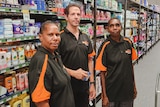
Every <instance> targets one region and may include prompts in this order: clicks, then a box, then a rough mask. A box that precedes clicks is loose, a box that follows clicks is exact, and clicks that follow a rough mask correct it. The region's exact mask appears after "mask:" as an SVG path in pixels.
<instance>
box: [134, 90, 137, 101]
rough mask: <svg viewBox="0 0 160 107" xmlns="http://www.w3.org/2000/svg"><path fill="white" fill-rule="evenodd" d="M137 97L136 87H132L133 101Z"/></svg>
mask: <svg viewBox="0 0 160 107" xmlns="http://www.w3.org/2000/svg"><path fill="white" fill-rule="evenodd" d="M136 97H137V89H136V87H134V95H133V98H134V99H135V98H136Z"/></svg>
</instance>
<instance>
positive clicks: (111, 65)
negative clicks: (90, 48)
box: [95, 36, 137, 101]
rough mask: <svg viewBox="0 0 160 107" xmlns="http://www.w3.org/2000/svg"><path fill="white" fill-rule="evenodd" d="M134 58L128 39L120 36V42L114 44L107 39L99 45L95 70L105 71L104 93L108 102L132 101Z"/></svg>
mask: <svg viewBox="0 0 160 107" xmlns="http://www.w3.org/2000/svg"><path fill="white" fill-rule="evenodd" d="M136 58H137V54H136V53H135V50H134V48H133V46H132V42H131V41H130V40H129V39H128V38H125V37H122V36H121V38H120V42H116V41H114V40H112V39H111V37H109V38H108V39H107V40H105V41H104V42H103V44H102V45H101V47H100V49H99V54H98V57H97V59H96V66H95V69H96V70H100V71H107V76H106V93H107V96H108V98H109V101H126V100H133V89H134V88H133V87H134V84H133V83H134V79H133V67H132V60H135V59H136Z"/></svg>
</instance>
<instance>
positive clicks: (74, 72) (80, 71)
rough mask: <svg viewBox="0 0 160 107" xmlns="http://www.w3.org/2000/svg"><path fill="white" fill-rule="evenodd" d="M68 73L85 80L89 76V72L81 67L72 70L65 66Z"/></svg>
mask: <svg viewBox="0 0 160 107" xmlns="http://www.w3.org/2000/svg"><path fill="white" fill-rule="evenodd" d="M65 69H66V71H67V72H68V74H69V75H70V76H72V77H74V78H76V79H79V80H83V79H84V78H85V77H87V76H88V72H86V71H84V70H83V69H81V68H79V69H77V70H72V69H69V68H67V67H65Z"/></svg>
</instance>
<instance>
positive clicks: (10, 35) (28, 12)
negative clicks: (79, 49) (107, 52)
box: [0, 0, 160, 107]
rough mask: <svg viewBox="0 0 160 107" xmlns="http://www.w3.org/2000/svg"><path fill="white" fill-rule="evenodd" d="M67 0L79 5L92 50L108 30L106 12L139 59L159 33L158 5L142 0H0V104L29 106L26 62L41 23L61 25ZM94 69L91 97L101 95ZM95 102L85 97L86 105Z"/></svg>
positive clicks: (83, 30)
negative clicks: (116, 23) (123, 0)
mask: <svg viewBox="0 0 160 107" xmlns="http://www.w3.org/2000/svg"><path fill="white" fill-rule="evenodd" d="M70 2H75V3H78V4H79V5H81V10H82V14H81V15H82V18H81V24H80V26H79V29H80V30H81V31H82V32H83V33H86V34H87V35H88V36H89V38H90V39H91V40H92V43H93V45H96V47H95V51H96V53H97V51H98V49H99V46H100V45H101V43H102V42H103V41H104V40H105V39H106V38H107V36H108V35H109V33H108V32H107V28H106V27H107V23H108V21H109V20H110V19H111V18H112V17H117V18H118V19H120V21H121V23H122V27H123V29H124V30H123V31H122V32H121V33H122V35H124V36H126V37H128V38H130V39H131V40H132V42H133V45H134V47H135V49H136V50H137V53H138V57H139V59H140V58H141V57H142V56H143V55H144V54H146V52H147V51H149V49H151V48H152V46H154V45H155V44H156V43H157V42H158V41H159V39H160V6H158V5H149V4H148V2H147V0H125V2H120V1H119V0H96V7H94V6H93V3H94V0H84V1H80V0H0V13H1V14H0V15H1V19H0V106H6V107H7V106H12V107H29V95H28V66H29V62H30V59H31V58H32V56H33V55H34V54H35V52H36V49H37V46H39V45H40V42H39V37H38V33H39V30H40V26H41V23H42V22H44V21H45V20H53V21H56V22H57V25H58V26H59V28H60V30H62V29H64V27H65V26H66V21H65V18H64V8H65V7H66V6H67V5H68V4H69V3H70ZM125 5H126V6H125ZM95 8H96V11H95V13H96V14H95V15H96V17H94V9H95ZM94 19H95V20H94ZM94 24H96V27H95V28H94ZM94 30H96V33H95V32H94ZM137 61H138V60H137ZM99 74H100V71H95V81H96V82H95V85H96V92H97V94H96V95H97V98H96V99H95V101H94V102H95V103H96V102H98V101H99V99H100V98H101V82H100V75H99ZM95 103H93V102H92V101H90V106H95Z"/></svg>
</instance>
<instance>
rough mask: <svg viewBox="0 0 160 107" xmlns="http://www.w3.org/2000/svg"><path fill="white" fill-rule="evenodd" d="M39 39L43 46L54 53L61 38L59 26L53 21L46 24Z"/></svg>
mask: <svg viewBox="0 0 160 107" xmlns="http://www.w3.org/2000/svg"><path fill="white" fill-rule="evenodd" d="M39 39H40V41H41V44H42V46H43V47H44V48H46V49H47V50H49V51H50V52H52V53H53V52H54V51H55V50H56V49H57V48H58V45H59V43H60V40H61V38H60V32H59V29H58V27H57V26H56V25H55V24H53V23H50V24H47V25H45V28H44V30H43V32H42V34H40V35H39Z"/></svg>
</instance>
